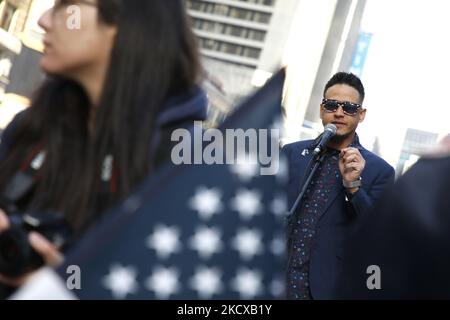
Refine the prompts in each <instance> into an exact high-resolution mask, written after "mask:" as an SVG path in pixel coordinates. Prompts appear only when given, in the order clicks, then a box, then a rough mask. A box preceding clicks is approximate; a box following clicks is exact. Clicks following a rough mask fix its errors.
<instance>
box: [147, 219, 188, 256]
mask: <svg viewBox="0 0 450 320" xmlns="http://www.w3.org/2000/svg"><path fill="white" fill-rule="evenodd" d="M147 246H148V247H149V248H150V249H153V250H155V251H156V254H157V255H158V257H159V258H161V259H167V258H169V257H170V256H171V255H172V254H174V253H176V252H179V251H180V250H181V243H180V231H179V230H178V228H176V227H167V226H163V225H159V226H157V227H156V228H155V231H154V232H153V234H151V235H150V236H149V237H148V238H147Z"/></svg>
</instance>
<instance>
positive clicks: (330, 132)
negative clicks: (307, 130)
mask: <svg viewBox="0 0 450 320" xmlns="http://www.w3.org/2000/svg"><path fill="white" fill-rule="evenodd" d="M336 131H337V127H336V126H335V125H334V124H332V123H330V124H327V125H326V126H325V130H324V131H323V133H322V136H321V137H320V141H319V143H318V144H317V146H316V148H315V149H314V155H318V154H319V153H321V152H322V150H323V149H325V147H326V145H327V143H328V141H330V139H331V138H332V137H334V135H335V134H336Z"/></svg>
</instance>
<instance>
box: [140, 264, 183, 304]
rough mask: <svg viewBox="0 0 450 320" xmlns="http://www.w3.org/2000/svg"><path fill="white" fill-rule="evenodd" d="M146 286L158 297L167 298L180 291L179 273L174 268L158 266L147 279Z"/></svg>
mask: <svg viewBox="0 0 450 320" xmlns="http://www.w3.org/2000/svg"><path fill="white" fill-rule="evenodd" d="M146 287H147V289H148V290H150V291H153V292H154V293H155V296H156V298H158V299H169V298H170V296H172V295H174V294H177V293H178V292H179V291H180V284H179V273H178V271H177V270H176V269H175V268H163V267H158V268H156V269H155V271H154V272H153V274H152V276H151V277H150V278H148V279H147V281H146Z"/></svg>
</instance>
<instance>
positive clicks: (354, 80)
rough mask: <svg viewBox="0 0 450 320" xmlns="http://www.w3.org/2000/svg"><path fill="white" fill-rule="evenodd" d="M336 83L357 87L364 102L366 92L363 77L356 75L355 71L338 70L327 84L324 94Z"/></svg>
mask: <svg viewBox="0 0 450 320" xmlns="http://www.w3.org/2000/svg"><path fill="white" fill-rule="evenodd" d="M336 84H346V85H348V86H350V87H352V88H355V90H356V91H358V92H359V97H360V100H361V101H360V102H361V103H363V101H364V98H365V96H366V93H365V91H364V86H363V84H362V82H361V79H360V78H358V77H357V76H355V75H354V74H353V73H347V72H338V73H336V74H335V75H334V76H333V77H332V78H331V79H330V80H329V81H328V83H327V84H326V86H325V90H324V91H323V96H324V97H325V94H326V93H327V91H328V89H330V88H331V87H332V86H334V85H336Z"/></svg>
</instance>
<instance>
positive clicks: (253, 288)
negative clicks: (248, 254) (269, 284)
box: [231, 269, 263, 300]
mask: <svg viewBox="0 0 450 320" xmlns="http://www.w3.org/2000/svg"><path fill="white" fill-rule="evenodd" d="M231 286H232V288H233V290H235V291H236V292H239V294H240V296H241V299H244V300H246V299H253V298H255V297H257V296H258V295H260V294H262V290H263V285H262V276H261V273H260V272H258V271H252V270H249V269H241V270H239V271H238V273H237V275H236V277H235V278H234V279H233V280H232V283H231Z"/></svg>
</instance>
